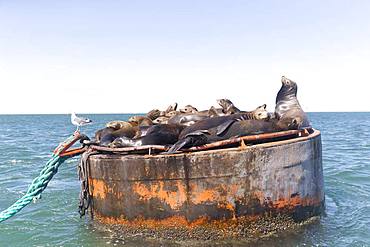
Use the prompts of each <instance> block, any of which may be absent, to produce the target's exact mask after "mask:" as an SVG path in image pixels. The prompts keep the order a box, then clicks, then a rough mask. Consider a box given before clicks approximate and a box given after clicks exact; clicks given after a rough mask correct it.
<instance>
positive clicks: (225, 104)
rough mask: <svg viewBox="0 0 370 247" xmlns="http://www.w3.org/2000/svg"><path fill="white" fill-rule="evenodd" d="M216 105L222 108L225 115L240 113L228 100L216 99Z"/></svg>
mask: <svg viewBox="0 0 370 247" xmlns="http://www.w3.org/2000/svg"><path fill="white" fill-rule="evenodd" d="M217 103H218V104H219V105H220V106H221V107H222V112H223V113H224V114H226V115H230V114H235V113H240V112H241V111H240V110H239V109H238V108H237V107H236V106H235V105H234V104H233V102H231V100H229V99H218V100H217Z"/></svg>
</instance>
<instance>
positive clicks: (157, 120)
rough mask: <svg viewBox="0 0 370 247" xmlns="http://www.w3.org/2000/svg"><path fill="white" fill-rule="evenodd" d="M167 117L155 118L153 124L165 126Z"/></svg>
mask: <svg viewBox="0 0 370 247" xmlns="http://www.w3.org/2000/svg"><path fill="white" fill-rule="evenodd" d="M168 119H169V118H168V117H164V116H162V117H157V118H156V119H154V120H153V124H167V123H168Z"/></svg>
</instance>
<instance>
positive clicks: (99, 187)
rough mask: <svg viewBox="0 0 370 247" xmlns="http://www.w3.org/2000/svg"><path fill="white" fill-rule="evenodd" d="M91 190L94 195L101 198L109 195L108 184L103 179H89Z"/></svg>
mask: <svg viewBox="0 0 370 247" xmlns="http://www.w3.org/2000/svg"><path fill="white" fill-rule="evenodd" d="M89 183H90V188H91V192H92V194H93V195H94V196H97V197H99V198H101V199H105V198H106V196H107V189H106V185H105V183H104V181H103V180H100V179H93V178H91V179H90V180H89Z"/></svg>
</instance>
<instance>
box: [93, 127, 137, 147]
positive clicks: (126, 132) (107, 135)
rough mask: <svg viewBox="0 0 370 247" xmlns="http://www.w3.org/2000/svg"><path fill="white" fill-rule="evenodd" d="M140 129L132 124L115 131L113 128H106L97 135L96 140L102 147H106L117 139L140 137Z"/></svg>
mask: <svg viewBox="0 0 370 247" xmlns="http://www.w3.org/2000/svg"><path fill="white" fill-rule="evenodd" d="M138 131H139V127H138V126H132V125H130V124H128V125H125V126H124V127H123V128H120V129H115V128H112V127H105V128H103V129H100V130H98V131H97V132H96V133H95V140H96V141H97V142H98V143H99V144H100V145H101V146H106V145H108V144H109V143H111V142H112V141H113V140H114V139H116V138H117V137H123V136H124V137H127V138H133V137H134V136H136V135H138Z"/></svg>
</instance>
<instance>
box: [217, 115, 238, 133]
mask: <svg viewBox="0 0 370 247" xmlns="http://www.w3.org/2000/svg"><path fill="white" fill-rule="evenodd" d="M235 121H236V120H235V119H231V120H228V121H226V122H224V123H222V124H220V125H219V126H217V132H216V135H218V136H219V135H221V134H222V133H224V132H225V131H226V130H227V129H228V128H229V127H230V126H231V125H232V124H233V123H234V122H235Z"/></svg>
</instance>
